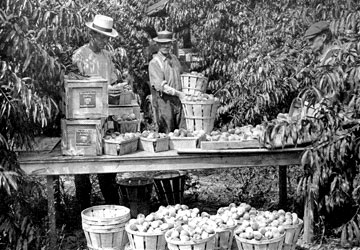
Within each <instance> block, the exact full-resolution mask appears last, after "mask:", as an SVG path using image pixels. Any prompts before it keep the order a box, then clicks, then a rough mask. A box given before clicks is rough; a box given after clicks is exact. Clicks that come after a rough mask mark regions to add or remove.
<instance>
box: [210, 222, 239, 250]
mask: <svg viewBox="0 0 360 250" xmlns="http://www.w3.org/2000/svg"><path fill="white" fill-rule="evenodd" d="M236 226H237V225H234V226H232V227H228V228H224V229H221V230H217V231H216V234H215V247H214V250H231V246H232V244H233V240H234V230H235V227H236ZM234 244H235V243H234Z"/></svg>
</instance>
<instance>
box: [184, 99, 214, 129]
mask: <svg viewBox="0 0 360 250" xmlns="http://www.w3.org/2000/svg"><path fill="white" fill-rule="evenodd" d="M181 103H182V107H183V110H184V114H185V121H186V128H187V130H190V131H200V130H203V131H204V132H205V133H210V132H211V131H212V130H213V128H214V122H215V118H216V111H217V109H218V107H219V102H218V101H215V100H206V101H186V100H182V101H181Z"/></svg>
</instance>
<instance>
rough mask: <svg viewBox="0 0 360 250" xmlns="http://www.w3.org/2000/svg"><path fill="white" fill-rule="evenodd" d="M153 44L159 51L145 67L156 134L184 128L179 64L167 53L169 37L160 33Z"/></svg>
mask: <svg viewBox="0 0 360 250" xmlns="http://www.w3.org/2000/svg"><path fill="white" fill-rule="evenodd" d="M157 35H158V36H157V37H155V38H154V41H155V42H156V43H157V44H158V47H159V51H158V53H157V54H155V55H154V56H153V59H152V60H151V61H150V63H149V78H150V90H151V95H152V105H153V109H154V116H155V120H156V123H157V126H158V132H161V133H169V132H173V131H174V130H175V129H178V128H186V125H185V120H184V114H183V110H182V105H181V101H180V99H181V98H184V97H185V93H183V92H181V89H182V88H181V80H180V74H181V73H182V72H183V68H182V66H181V64H180V61H179V60H178V59H177V57H176V56H175V55H173V54H172V53H171V52H170V50H171V47H172V44H173V42H174V41H175V40H174V39H173V33H172V32H170V31H167V30H165V31H160V32H158V34H157Z"/></svg>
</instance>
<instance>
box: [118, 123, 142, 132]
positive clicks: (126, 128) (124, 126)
mask: <svg viewBox="0 0 360 250" xmlns="http://www.w3.org/2000/svg"><path fill="white" fill-rule="evenodd" d="M114 127H115V128H114V129H115V131H117V132H120V133H121V134H125V133H136V132H138V131H139V129H140V121H139V120H133V121H115V123H114Z"/></svg>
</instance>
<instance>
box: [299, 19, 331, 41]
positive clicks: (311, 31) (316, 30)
mask: <svg viewBox="0 0 360 250" xmlns="http://www.w3.org/2000/svg"><path fill="white" fill-rule="evenodd" d="M325 30H329V23H328V22H326V21H320V22H317V23H314V24H313V25H311V26H310V28H308V29H307V30H306V32H305V35H304V38H305V39H312V38H314V37H316V36H317V35H319V34H321V33H322V32H323V31H325Z"/></svg>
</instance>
